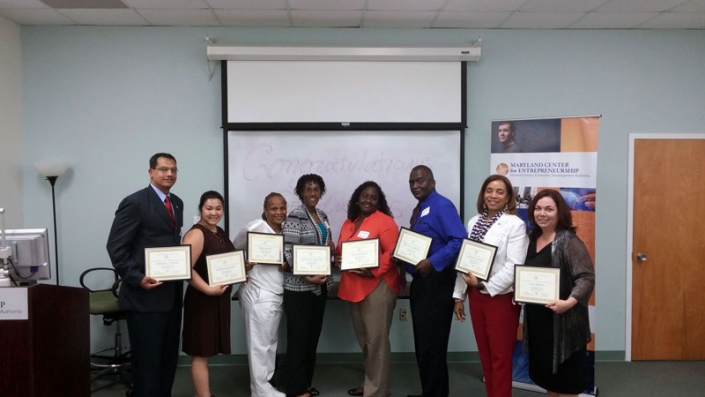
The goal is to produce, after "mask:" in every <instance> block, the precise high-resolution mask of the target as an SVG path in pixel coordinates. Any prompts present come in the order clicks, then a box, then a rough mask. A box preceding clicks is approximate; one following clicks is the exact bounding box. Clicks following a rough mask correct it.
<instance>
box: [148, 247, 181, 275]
mask: <svg viewBox="0 0 705 397" xmlns="http://www.w3.org/2000/svg"><path fill="white" fill-rule="evenodd" d="M144 271H145V275H147V276H148V277H152V278H153V279H155V280H157V281H172V280H190V279H191V246H190V245H179V246H176V247H157V248H145V249H144Z"/></svg>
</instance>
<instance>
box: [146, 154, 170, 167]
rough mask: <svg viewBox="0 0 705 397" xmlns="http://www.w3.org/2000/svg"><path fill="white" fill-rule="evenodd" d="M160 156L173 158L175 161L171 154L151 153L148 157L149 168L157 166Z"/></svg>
mask: <svg viewBox="0 0 705 397" xmlns="http://www.w3.org/2000/svg"><path fill="white" fill-rule="evenodd" d="M160 157H166V158H168V159H170V160H174V162H176V159H175V158H174V156H172V155H171V154H169V153H155V154H153V155H152V157H150V158H149V168H150V169H155V168H157V160H159V158H160Z"/></svg>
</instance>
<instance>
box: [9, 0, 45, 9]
mask: <svg viewBox="0 0 705 397" xmlns="http://www.w3.org/2000/svg"><path fill="white" fill-rule="evenodd" d="M0 8H49V6H48V5H46V4H44V3H42V2H41V1H39V0H0Z"/></svg>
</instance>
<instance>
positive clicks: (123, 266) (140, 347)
mask: <svg viewBox="0 0 705 397" xmlns="http://www.w3.org/2000/svg"><path fill="white" fill-rule="evenodd" d="M176 173H177V168H176V159H175V158H174V156H172V155H171V154H168V153H157V154H155V155H154V156H152V157H151V158H150V159H149V179H150V185H149V186H147V187H146V188H144V189H142V190H138V191H137V192H135V193H133V194H131V195H129V196H127V197H125V199H123V200H122V202H120V205H119V206H118V209H117V211H116V212H115V219H114V220H113V226H112V228H111V229H110V236H109V237H108V245H107V248H108V255H109V256H110V260H111V262H112V264H113V267H115V269H116V270H117V272H118V274H119V275H120V278H121V279H122V285H121V286H120V296H119V302H120V308H122V309H123V310H125V311H127V329H128V331H129V333H130V348H131V355H132V366H133V367H132V373H133V381H134V395H135V396H137V397H142V396H150V397H151V396H155V397H167V396H171V387H172V385H173V383H174V374H175V372H176V364H177V360H178V356H179V340H180V331H181V307H182V295H183V281H168V282H161V281H157V280H155V279H153V278H152V277H147V276H146V275H145V259H144V258H145V255H144V249H145V248H151V247H169V246H177V245H180V244H181V226H182V225H183V208H184V205H183V202H182V201H181V199H180V198H178V197H177V196H176V195H175V194H169V191H170V189H171V187H172V186H173V185H174V183H175V182H176Z"/></svg>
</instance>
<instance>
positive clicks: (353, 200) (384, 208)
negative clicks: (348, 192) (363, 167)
mask: <svg viewBox="0 0 705 397" xmlns="http://www.w3.org/2000/svg"><path fill="white" fill-rule="evenodd" d="M368 187H373V188H375V189H377V207H378V208H379V212H381V213H383V214H387V215H389V216H392V211H391V210H390V209H389V204H387V197H386V196H385V195H384V192H383V191H382V188H381V187H379V185H378V184H377V182H374V181H367V182H364V183H363V184H361V185H360V186H358V187H357V189H355V191H354V192H353V194H352V196H350V201H348V219H350V220H351V221H354V220H355V219H357V217H359V216H360V205H359V204H358V201H360V195H361V194H362V191H363V190H365V189H367V188H368Z"/></svg>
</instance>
